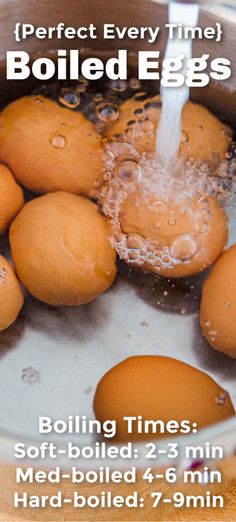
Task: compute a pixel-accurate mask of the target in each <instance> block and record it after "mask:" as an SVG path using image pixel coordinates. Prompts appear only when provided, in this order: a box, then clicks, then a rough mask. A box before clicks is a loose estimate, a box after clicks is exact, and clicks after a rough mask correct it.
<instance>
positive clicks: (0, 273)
mask: <svg viewBox="0 0 236 522" xmlns="http://www.w3.org/2000/svg"><path fill="white" fill-rule="evenodd" d="M6 276H7V270H6V268H4V267H3V268H0V284H2V283H4V280H5V278H6Z"/></svg>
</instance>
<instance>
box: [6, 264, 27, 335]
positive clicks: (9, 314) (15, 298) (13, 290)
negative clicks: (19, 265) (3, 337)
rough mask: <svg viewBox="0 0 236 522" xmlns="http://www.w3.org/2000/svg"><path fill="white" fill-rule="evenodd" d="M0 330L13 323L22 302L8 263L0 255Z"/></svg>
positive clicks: (15, 279)
mask: <svg viewBox="0 0 236 522" xmlns="http://www.w3.org/2000/svg"><path fill="white" fill-rule="evenodd" d="M0 303H1V305H0V331H2V330H6V328H8V327H9V326H11V324H13V323H14V322H15V320H16V318H17V316H18V314H19V313H20V311H21V308H22V306H23V303H24V296H23V292H22V290H21V287H20V283H19V281H18V279H17V277H16V274H15V272H14V270H13V268H12V266H11V265H10V263H9V262H8V261H7V260H6V259H5V258H4V257H3V256H0Z"/></svg>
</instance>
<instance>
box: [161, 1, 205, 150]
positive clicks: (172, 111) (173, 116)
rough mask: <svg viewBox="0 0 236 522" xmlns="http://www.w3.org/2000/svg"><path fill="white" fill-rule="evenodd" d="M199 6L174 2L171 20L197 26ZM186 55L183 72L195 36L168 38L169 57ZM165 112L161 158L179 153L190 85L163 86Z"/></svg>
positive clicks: (162, 126) (163, 111) (171, 5)
mask: <svg viewBox="0 0 236 522" xmlns="http://www.w3.org/2000/svg"><path fill="white" fill-rule="evenodd" d="M198 16H199V6H198V5H197V4H189V5H188V4H182V3H176V2H170V4H169V23H171V24H178V23H179V22H181V23H183V25H186V26H188V27H195V26H196V25H197V22H198ZM178 55H183V56H184V62H183V63H184V68H183V71H182V72H183V74H185V72H186V62H187V61H188V60H189V59H190V58H191V57H192V40H191V38H189V39H186V40H185V39H183V40H180V39H178V38H177V37H176V38H173V39H169V40H168V42H167V47H166V52H165V58H176V57H177V56H178ZM161 96H162V112H161V119H160V123H159V127H158V130H157V139H156V154H157V157H159V158H160V159H161V160H162V159H166V158H167V157H169V158H170V159H171V158H173V157H174V156H176V154H177V153H178V150H179V145H180V136H181V114H182V110H183V107H184V105H185V104H186V102H187V101H188V99H189V87H187V86H186V85H183V86H182V87H162V88H161Z"/></svg>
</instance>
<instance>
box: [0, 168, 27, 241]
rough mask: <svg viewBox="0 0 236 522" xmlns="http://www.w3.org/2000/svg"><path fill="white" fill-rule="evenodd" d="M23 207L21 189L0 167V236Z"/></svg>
mask: <svg viewBox="0 0 236 522" xmlns="http://www.w3.org/2000/svg"><path fill="white" fill-rule="evenodd" d="M23 205H24V194H23V190H22V188H21V187H20V186H19V185H18V184H17V183H16V181H15V179H14V177H13V175H12V173H11V172H10V170H9V169H8V168H7V167H6V166H5V165H0V234H5V233H6V232H7V230H8V228H9V225H10V223H11V222H12V220H13V219H14V217H15V216H16V215H17V213H18V212H19V210H20V209H21V208H22V207H23Z"/></svg>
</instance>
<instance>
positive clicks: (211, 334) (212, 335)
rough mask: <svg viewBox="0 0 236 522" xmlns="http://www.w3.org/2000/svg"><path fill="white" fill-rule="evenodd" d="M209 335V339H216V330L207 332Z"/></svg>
mask: <svg viewBox="0 0 236 522" xmlns="http://www.w3.org/2000/svg"><path fill="white" fill-rule="evenodd" d="M209 335H210V337H214V338H216V336H217V335H218V332H217V331H216V330H211V331H210V332H209Z"/></svg>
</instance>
